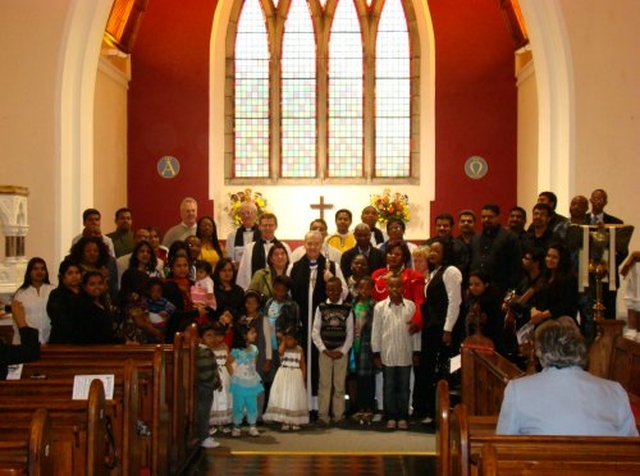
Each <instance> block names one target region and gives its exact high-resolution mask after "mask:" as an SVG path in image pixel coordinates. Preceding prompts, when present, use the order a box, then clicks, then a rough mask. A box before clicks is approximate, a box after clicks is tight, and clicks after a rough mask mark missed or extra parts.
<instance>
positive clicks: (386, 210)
mask: <svg viewBox="0 0 640 476" xmlns="http://www.w3.org/2000/svg"><path fill="white" fill-rule="evenodd" d="M371 205H373V207H374V208H375V209H376V210H378V221H379V222H380V223H385V222H387V221H388V220H389V218H391V217H395V218H400V219H401V220H402V221H403V222H405V223H406V222H408V221H409V219H410V218H411V214H410V213H409V197H408V196H407V195H406V194H404V193H399V192H395V193H391V190H389V189H388V188H385V189H384V190H383V192H382V193H381V194H380V195H375V194H374V195H371Z"/></svg>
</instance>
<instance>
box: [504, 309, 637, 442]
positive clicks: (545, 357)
mask: <svg viewBox="0 0 640 476" xmlns="http://www.w3.org/2000/svg"><path fill="white" fill-rule="evenodd" d="M535 348H536V355H537V356H538V358H539V359H540V364H541V365H542V372H540V373H538V374H535V375H530V376H527V377H523V378H520V379H516V380H512V381H511V382H509V384H508V385H507V388H506V389H505V392H504V400H503V401H502V408H501V410H500V417H499V418H498V427H497V430H496V433H497V434H503V435H581V436H638V430H637V429H636V424H635V420H634V417H633V413H632V412H631V406H630V404H629V397H628V395H627V393H626V392H625V390H624V389H623V388H622V386H621V385H620V384H619V383H618V382H614V381H611V380H605V379H603V378H600V377H596V376H594V375H591V374H590V373H588V372H586V371H585V370H584V369H583V367H584V366H585V365H586V362H587V347H586V344H585V341H584V339H583V337H582V335H581V334H580V329H578V326H577V325H576V323H575V321H574V320H573V319H572V318H570V317H568V316H562V317H559V318H558V319H552V320H548V321H547V322H545V323H544V324H542V325H541V326H540V327H538V328H537V329H536V333H535Z"/></svg>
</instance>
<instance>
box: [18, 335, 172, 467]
mask: <svg viewBox="0 0 640 476" xmlns="http://www.w3.org/2000/svg"><path fill="white" fill-rule="evenodd" d="M124 355H125V354H124V353H120V354H118V355H116V354H114V355H111V356H110V357H109V358H107V357H106V354H105V353H102V354H97V353H93V351H89V352H88V353H87V354H86V355H82V354H78V355H76V359H77V360H71V358H67V359H66V360H53V359H50V360H47V361H44V360H41V361H38V362H32V363H29V364H24V367H23V376H26V377H33V376H46V377H47V378H57V377H72V376H73V375H78V374H110V373H114V372H117V371H118V370H117V369H118V368H119V366H121V365H122V363H123V362H122V361H121V358H123V357H124ZM149 355H150V356H151V357H152V360H151V361H150V362H149V361H148V360H147V358H144V359H139V360H138V361H137V362H134V365H135V367H136V369H137V373H138V385H139V392H138V393H139V398H138V404H137V407H138V410H137V411H138V413H139V415H140V417H141V418H142V419H143V420H144V421H146V422H147V424H148V426H149V428H150V430H151V437H150V441H149V438H146V439H144V438H143V439H142V440H141V441H142V450H141V454H142V460H143V462H144V463H143V467H146V468H149V470H150V471H151V472H152V474H161V475H162V474H167V473H168V472H169V471H170V467H169V455H170V453H171V450H170V446H171V445H172V444H173V443H174V442H173V441H172V438H170V434H171V432H170V416H169V411H168V407H167V398H166V377H165V351H164V350H163V349H162V347H161V346H156V347H155V348H154V350H153V353H152V354H146V357H148V356H149Z"/></svg>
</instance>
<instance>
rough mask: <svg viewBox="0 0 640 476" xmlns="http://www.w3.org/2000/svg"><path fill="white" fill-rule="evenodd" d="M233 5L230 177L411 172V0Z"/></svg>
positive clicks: (262, 0)
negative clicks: (408, 14)
mask: <svg viewBox="0 0 640 476" xmlns="http://www.w3.org/2000/svg"><path fill="white" fill-rule="evenodd" d="M234 1H236V2H237V3H236V5H235V11H236V12H237V13H236V14H235V15H236V17H237V18H236V20H234V19H233V18H232V21H231V22H230V23H229V28H230V31H231V32H232V34H231V35H230V36H228V38H229V40H230V41H233V42H234V43H233V44H232V45H231V48H229V49H228V51H229V56H228V57H227V58H228V60H229V62H228V63H227V65H228V67H227V73H228V74H227V87H228V91H229V101H228V102H227V104H226V106H225V107H226V108H227V109H226V111H227V113H226V117H227V119H228V123H227V130H228V131H230V132H229V136H228V137H229V140H228V141H227V143H226V149H225V153H226V155H227V157H228V158H229V160H230V161H231V164H232V165H230V168H229V169H227V173H228V177H229V178H231V179H233V178H238V179H242V178H244V179H261V178H264V179H273V178H276V179H280V178H286V179H296V178H319V179H328V178H331V179H333V178H348V179H351V180H354V179H366V180H369V179H375V178H381V179H385V178H406V177H411V174H412V169H411V153H412V151H411V138H412V134H413V135H414V136H415V135H416V134H417V131H412V127H415V126H416V121H417V119H414V121H412V120H411V113H412V111H411V91H412V87H411V83H412V81H418V79H419V78H418V76H417V75H416V74H415V72H413V73H412V70H411V56H410V54H411V42H412V41H416V42H417V32H416V31H413V32H412V31H411V30H410V29H409V26H408V22H407V15H406V14H405V13H406V12H407V11H409V12H412V6H411V2H410V0H367V1H366V2H357V1H355V0H290V1H288V2H283V1H282V0H280V1H279V2H278V1H275V0H244V1H242V0H234ZM407 9H409V10H407ZM378 17H379V18H378ZM266 18H269V20H268V23H267V21H266V20H265V19H266ZM235 22H237V23H235ZM267 24H268V25H269V28H267V26H266V25H267ZM234 29H235V30H234ZM327 29H328V30H327ZM372 34H375V35H376V36H375V38H374V37H373V36H371V35H372ZM372 40H373V41H372ZM412 74H413V77H412ZM230 105H231V106H232V107H230ZM231 134H232V135H231ZM231 137H233V140H231ZM231 147H233V150H231Z"/></svg>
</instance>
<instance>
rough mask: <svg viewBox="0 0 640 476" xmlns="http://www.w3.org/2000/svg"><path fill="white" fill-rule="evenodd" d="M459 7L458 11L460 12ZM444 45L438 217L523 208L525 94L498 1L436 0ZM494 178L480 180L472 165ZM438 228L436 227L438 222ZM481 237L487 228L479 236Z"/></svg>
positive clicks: (439, 77) (434, 14)
mask: <svg viewBox="0 0 640 476" xmlns="http://www.w3.org/2000/svg"><path fill="white" fill-rule="evenodd" d="M454 5H455V6H454ZM429 7H430V11H431V19H432V22H433V29H434V36H435V45H436V197H435V201H434V202H432V204H431V216H432V217H435V216H436V215H437V214H439V213H443V212H449V213H452V214H453V215H454V217H456V218H457V213H458V212H459V211H460V210H462V209H464V208H471V209H472V210H474V211H475V212H476V213H477V214H478V217H479V212H480V208H481V207H482V205H484V204H485V203H488V202H491V203H497V204H498V205H500V207H501V208H502V214H501V216H502V218H503V221H504V220H506V214H507V210H508V209H509V208H511V207H512V206H514V205H515V201H516V197H517V195H516V182H517V170H516V166H517V163H516V158H517V156H516V147H517V122H516V121H517V89H516V84H515V78H514V75H515V73H514V71H515V70H514V51H513V48H514V47H513V43H512V41H511V37H510V36H509V32H508V30H507V25H506V23H505V20H504V18H503V17H502V12H501V11H500V9H499V8H498V1H497V0H468V1H465V2H451V1H450V0H429ZM474 155H479V156H481V157H483V158H484V159H485V160H486V161H487V162H488V166H489V171H488V173H487V175H485V176H484V177H483V178H482V179H479V180H473V179H470V178H468V177H467V176H466V174H465V172H464V163H465V161H466V160H467V159H468V158H469V157H471V156H474ZM432 223H433V220H432ZM478 229H479V228H478Z"/></svg>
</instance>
